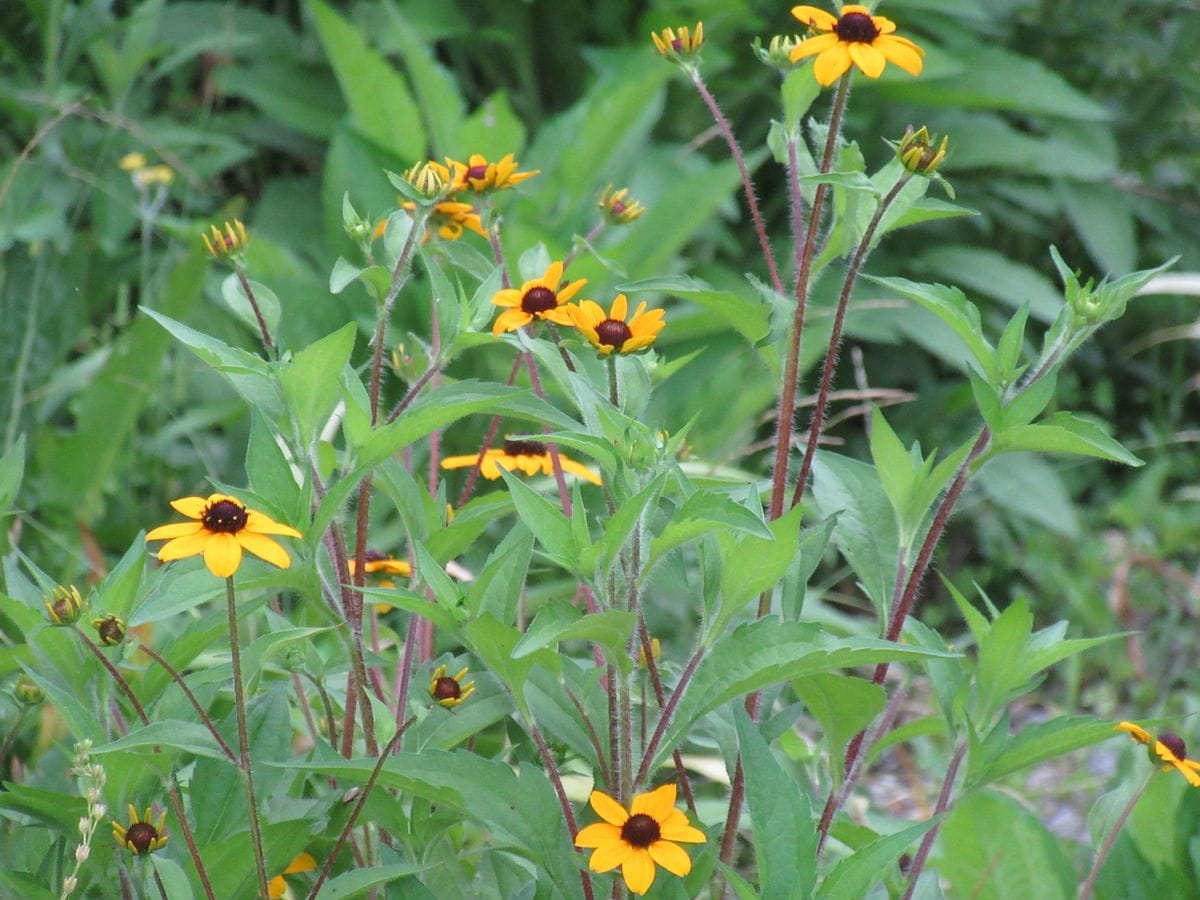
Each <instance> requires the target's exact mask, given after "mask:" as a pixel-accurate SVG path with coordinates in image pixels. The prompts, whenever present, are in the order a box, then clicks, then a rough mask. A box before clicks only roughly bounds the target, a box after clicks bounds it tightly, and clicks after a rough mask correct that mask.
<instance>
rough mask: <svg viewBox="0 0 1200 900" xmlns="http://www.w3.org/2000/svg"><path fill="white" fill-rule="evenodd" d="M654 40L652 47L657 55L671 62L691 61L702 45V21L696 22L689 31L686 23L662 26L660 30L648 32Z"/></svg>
mask: <svg viewBox="0 0 1200 900" xmlns="http://www.w3.org/2000/svg"><path fill="white" fill-rule="evenodd" d="M650 39H651V40H652V41H654V49H655V50H657V51H658V55H659V56H662V57H664V58H666V59H669V60H671V62H691V61H692V60H693V59H695V58H696V56H697V55H698V54H699V53H700V48H701V47H702V46H703V45H704V23H703V22H697V23H696V28H695V30H694V31H689V30H688V27H687V26H686V25H681V26H679V28H678V29H675V28H664V29H663V30H662V31H652V32H650Z"/></svg>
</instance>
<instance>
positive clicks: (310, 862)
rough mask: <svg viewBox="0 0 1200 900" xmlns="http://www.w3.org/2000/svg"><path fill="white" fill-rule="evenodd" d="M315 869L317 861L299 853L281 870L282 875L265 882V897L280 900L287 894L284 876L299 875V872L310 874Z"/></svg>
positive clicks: (308, 855) (306, 854)
mask: <svg viewBox="0 0 1200 900" xmlns="http://www.w3.org/2000/svg"><path fill="white" fill-rule="evenodd" d="M316 867H317V861H316V860H315V859H313V858H312V856H311V855H310V854H308V853H301V854H300V855H299V856H297V857H296V858H295V859H293V860H292V861H291V862H290V863H288V867H287V868H286V869H284V870H283V875H276V876H275V877H274V878H272V879H271V880H270V881H268V882H267V896H268V897H270V898H271V900H280V898H281V897H286V896H287V894H288V884H287V880H286V879H285V878H284V877H283V876H284V875H299V874H300V873H301V872H311V871H313V870H314V869H315V868H316Z"/></svg>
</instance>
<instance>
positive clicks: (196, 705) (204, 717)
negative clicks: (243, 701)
mask: <svg viewBox="0 0 1200 900" xmlns="http://www.w3.org/2000/svg"><path fill="white" fill-rule="evenodd" d="M138 649H139V650H141V651H142V652H143V653H145V654H146V655H147V656H149V657H150V658H151V659H153V660H154V661H155V662H156V663H158V664H159V665H160V666H162V667H163V668H164V669H165V670H166V672H167V674H168V675H170V676H171V680H172V681H174V682H175V684H177V685H178V686H179V689H180V690H181V691H183V695H184V696H185V697H187V699H188V702H189V703H191V704H192V709H194V710H196V715H198V716H199V717H200V721H201V722H203V723H204V727H205V728H207V729H208V733H209V734H211V735H212V736H213V740H215V741H216V742H217V745H218V746H219V747H220V748H221V750H222V752H223V753H224V754H225V755H226V756H227V757H229V761H230V762H232V763H234V764H235V765H236V764H237V761H238V758H237V757H236V756H235V755H234V753H233V751H232V750H231V749H230V748H229V745H228V744H227V743H225V738H223V737H221V732H219V731H217V726H216V725H214V724H213V721H212V719H210V718H209V717H208V713H207V712H206V711H205V710H204V707H203V706H201V705H200V701H199V700H197V699H196V695H195V694H193V693H192V689H191V688H189V687H188V686H187V682H186V681H184V680H183V676H182V675H180V674H179V673H178V672H177V671H175V668H174V666H172V665H171V664H170V663H169V662H167V661H166V660H165V659H163V658H162V657H161V656H159V655H158V654H157V653H155V652H154V651H153V650H152V649H150V648H149V647H147V646H146V645H145V644H143V643H141V642H139V643H138Z"/></svg>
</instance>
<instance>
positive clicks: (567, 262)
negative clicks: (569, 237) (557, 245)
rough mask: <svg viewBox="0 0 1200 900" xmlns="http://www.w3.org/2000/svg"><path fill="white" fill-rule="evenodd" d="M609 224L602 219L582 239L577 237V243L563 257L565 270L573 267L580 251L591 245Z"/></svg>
mask: <svg viewBox="0 0 1200 900" xmlns="http://www.w3.org/2000/svg"><path fill="white" fill-rule="evenodd" d="M607 224H608V223H607V222H605V221H604V220H603V219H601V220H600V221H599V222H597V223H596V224H595V225H593V226H592V228H591V230H590V231H589V232H588V233H587V234H586V235H584V236H583V238H582V239H580V238H578V237H576V240H575V243H574V244H573V245H572V247H571V249H570V250H568V251H567V255H566V256H564V257H563V271H564V272H565V271H566V270H567V269H569V268H570V267H571V263H573V262H574V261H575V257H577V256H578V255H579V251H580V250H582V249H583V248H584V247H588V246H591V244H592V242H593V241H594V240H596V238H598V237H599V236H600V232H602V231H603V230H604V226H605V225H607Z"/></svg>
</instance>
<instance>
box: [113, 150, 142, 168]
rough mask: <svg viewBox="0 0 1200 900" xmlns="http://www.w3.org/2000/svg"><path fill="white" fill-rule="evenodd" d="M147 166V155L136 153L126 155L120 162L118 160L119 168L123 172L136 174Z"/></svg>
mask: <svg viewBox="0 0 1200 900" xmlns="http://www.w3.org/2000/svg"><path fill="white" fill-rule="evenodd" d="M146 165H147V163H146V154H145V153H137V152H136V151H135V152H133V153H126V154H125V155H124V156H122V157H121V158H120V159H119V160H117V168H119V169H120V170H121V171H122V172H136V171H137V170H138V169H144V168H146Z"/></svg>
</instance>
